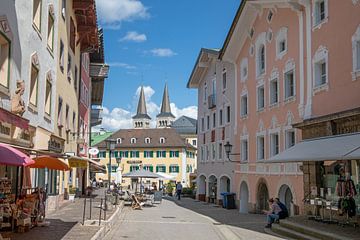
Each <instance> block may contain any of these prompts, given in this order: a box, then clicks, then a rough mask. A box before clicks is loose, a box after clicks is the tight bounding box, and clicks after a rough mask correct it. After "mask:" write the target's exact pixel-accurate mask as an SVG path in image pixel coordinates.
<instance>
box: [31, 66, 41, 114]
mask: <svg viewBox="0 0 360 240" xmlns="http://www.w3.org/2000/svg"><path fill="white" fill-rule="evenodd" d="M38 83H39V69H38V68H37V67H36V66H35V65H34V64H32V65H31V82H30V104H31V105H32V106H34V107H36V106H37V103H38Z"/></svg>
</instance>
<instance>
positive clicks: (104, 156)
mask: <svg viewBox="0 0 360 240" xmlns="http://www.w3.org/2000/svg"><path fill="white" fill-rule="evenodd" d="M98 157H99V158H106V151H99V154H98Z"/></svg>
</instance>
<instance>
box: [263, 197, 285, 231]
mask: <svg viewBox="0 0 360 240" xmlns="http://www.w3.org/2000/svg"><path fill="white" fill-rule="evenodd" d="M269 206H270V210H269V211H266V210H264V211H263V212H264V213H265V214H266V220H267V225H266V226H265V227H266V228H271V225H272V224H273V223H274V221H278V220H279V218H280V216H279V213H280V212H281V208H280V207H279V205H278V204H277V203H276V202H275V200H274V199H273V198H270V199H269Z"/></svg>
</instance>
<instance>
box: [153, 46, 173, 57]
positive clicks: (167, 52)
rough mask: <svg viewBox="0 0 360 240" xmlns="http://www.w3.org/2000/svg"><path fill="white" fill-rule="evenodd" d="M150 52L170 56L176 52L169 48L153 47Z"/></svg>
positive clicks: (160, 55) (155, 54) (159, 55)
mask: <svg viewBox="0 0 360 240" xmlns="http://www.w3.org/2000/svg"><path fill="white" fill-rule="evenodd" d="M150 52H151V53H152V54H153V55H154V56H156V57H172V56H175V55H177V53H176V52H174V51H173V50H171V49H170V48H154V49H152V50H150Z"/></svg>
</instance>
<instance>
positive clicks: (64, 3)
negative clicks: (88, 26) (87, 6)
mask: <svg viewBox="0 0 360 240" xmlns="http://www.w3.org/2000/svg"><path fill="white" fill-rule="evenodd" d="M66 1H67V0H61V16H62V18H63V19H64V20H65V11H66Z"/></svg>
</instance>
